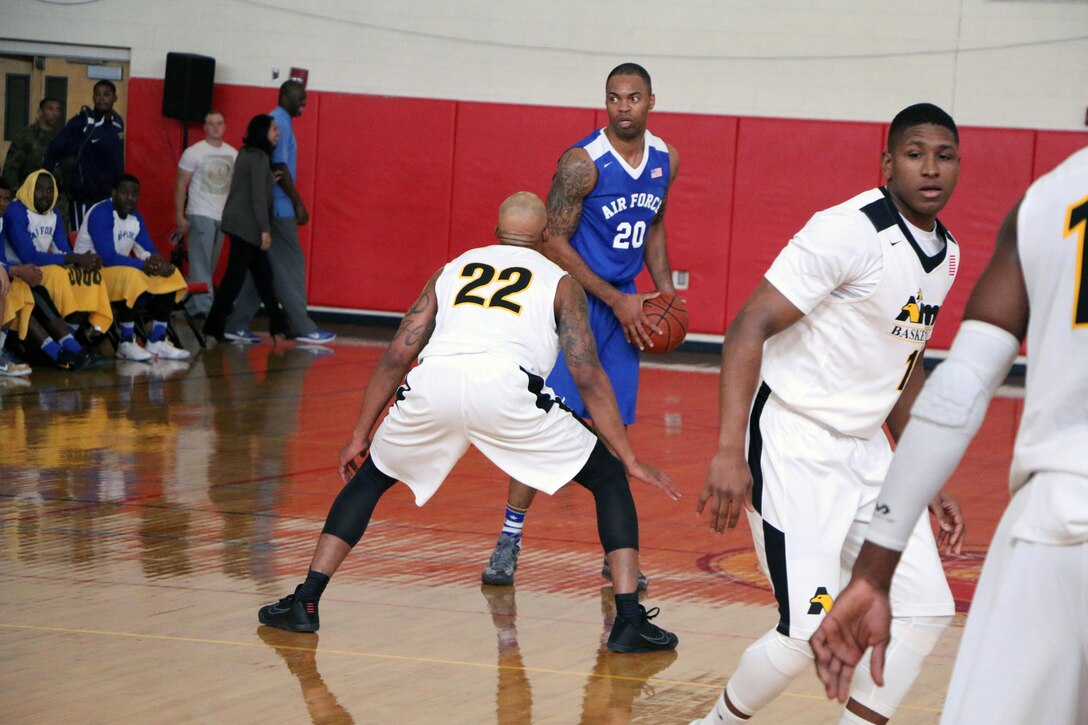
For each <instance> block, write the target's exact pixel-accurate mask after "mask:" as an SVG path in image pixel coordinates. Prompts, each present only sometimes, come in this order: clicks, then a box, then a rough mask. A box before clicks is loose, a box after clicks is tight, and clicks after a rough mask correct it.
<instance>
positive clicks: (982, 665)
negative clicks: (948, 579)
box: [812, 148, 1088, 725]
mask: <svg viewBox="0 0 1088 725" xmlns="http://www.w3.org/2000/svg"><path fill="white" fill-rule="evenodd" d="M1086 239H1088V148H1085V149H1081V150H1080V151H1078V152H1077V153H1075V154H1073V156H1071V157H1070V158H1069V159H1067V160H1066V161H1065V162H1064V163H1062V164H1061V165H1060V166H1058V168H1056V169H1055V170H1054V171H1051V172H1050V173H1049V174H1047V175H1045V176H1043V177H1042V178H1040V179H1039V180H1037V181H1036V182H1035V183H1034V184H1032V186H1031V188H1029V189H1028V191H1027V193H1026V194H1025V195H1024V198H1023V199H1022V200H1021V201H1020V203H1019V204H1017V206H1015V207H1013V209H1012V211H1010V212H1009V215H1008V216H1007V217H1006V218H1005V222H1004V224H1002V226H1001V230H1000V231H999V232H998V237H997V246H996V248H995V249H994V254H993V257H992V258H991V259H990V264H989V266H988V267H987V268H986V271H985V272H984V273H983V275H982V277H981V278H980V279H979V281H978V284H977V285H976V286H975V290H974V292H973V293H972V295H971V299H970V301H969V302H968V304H967V311H966V313H965V320H964V323H963V326H962V327H961V328H960V331H959V333H958V334H957V335H956V340H955V342H954V343H953V344H952V351H951V353H950V354H949V357H948V359H947V360H946V361H945V362H944V363H943V364H942V365H941V366H940V367H939V368H937V370H936V372H934V373H933V375H932V376H931V377H930V379H929V381H928V382H927V383H926V386H925V389H924V391H923V392H922V394H921V395H920V396H919V398H918V401H917V403H915V405H914V409H913V411H912V419H911V423H910V425H909V426H908V427H907V429H906V431H905V432H904V434H903V437H902V439H901V440H900V442H899V447H898V449H897V450H896V453H895V460H894V462H893V464H892V466H891V469H890V470H889V472H888V478H887V480H886V481H885V483H884V488H883V490H882V491H881V494H880V499H879V501H880V503H879V505H878V506H877V513H876V514H875V515H874V516H873V523H872V525H871V526H870V528H869V531H868V533H867V534H866V537H865V539H866V540H865V544H864V545H863V546H862V548H861V553H860V554H859V555H858V560H857V563H856V564H855V565H854V576H853V579H852V580H851V582H850V585H849V586H848V587H847V588H846V589H845V590H843V593H842V595H841V596H840V598H839V600H838V601H837V602H836V603H835V609H834V610H833V611H832V613H831V614H830V615H828V617H827V618H826V619H825V620H824V622H823V624H822V625H821V626H820V628H819V630H817V632H816V634H815V635H814V636H813V638H812V644H813V648H814V649H815V651H816V656H817V659H816V665H817V670H818V672H819V675H820V678H821V679H822V680H823V682H824V684H825V686H826V687H827V694H828V696H829V697H842V694H843V692H845V691H846V689H847V688H848V687H849V683H850V678H851V676H852V674H853V671H854V667H855V665H856V664H857V662H858V660H860V659H861V657H862V654H863V653H864V651H865V649H867V648H868V647H873V654H872V659H871V663H872V671H873V674H874V676H875V679H876V680H877V682H880V681H881V680H882V678H881V676H880V675H881V673H882V670H883V667H884V657H885V651H886V649H887V646H888V619H889V608H888V606H889V605H888V587H889V582H890V581H892V575H893V572H894V571H895V569H896V564H897V563H898V562H899V559H900V556H901V552H902V550H903V546H904V543H905V541H906V536H907V526H906V525H905V524H906V522H907V521H908V520H910V519H911V517H913V516H916V515H917V514H918V512H919V511H921V509H922V507H923V506H924V505H925V504H924V502H925V497H926V496H928V495H930V494H931V493H932V492H933V491H936V490H937V489H938V488H940V487H941V486H942V485H944V482H945V481H946V480H947V479H948V477H949V476H951V475H952V471H953V470H955V468H956V465H957V464H958V463H959V461H960V459H961V458H962V457H963V454H964V451H965V450H966V449H967V445H968V444H969V443H970V441H971V439H972V438H973V437H974V435H975V433H976V432H977V431H978V428H979V426H980V425H981V424H982V419H983V417H984V416H985V413H986V407H987V406H988V405H989V402H990V398H991V397H992V396H993V394H994V391H995V390H996V388H997V386H998V385H999V384H1000V383H1001V381H1003V380H1004V379H1005V376H1006V375H1007V374H1008V372H1009V368H1010V367H1011V365H1012V362H1013V359H1014V358H1015V357H1016V354H1017V352H1019V350H1020V343H1021V341H1022V340H1023V339H1024V337H1025V335H1026V337H1027V343H1028V370H1027V388H1026V395H1025V401H1024V414H1023V417H1022V419H1021V421H1020V430H1019V432H1018V433H1017V436H1016V444H1015V447H1014V450H1013V461H1012V471H1011V474H1010V477H1009V484H1010V489H1011V491H1012V500H1011V501H1010V502H1009V506H1008V508H1007V509H1006V511H1005V514H1004V516H1002V518H1001V523H1000V524H999V525H998V528H997V531H996V532H995V533H994V538H993V541H992V542H991V544H990V551H989V553H987V555H986V563H985V565H984V566H983V568H982V576H981V578H980V579H979V584H978V589H977V590H976V591H975V598H974V602H973V603H972V604H971V613H970V615H969V616H968V617H967V627H966V629H965V630H964V633H963V641H962V642H961V644H960V652H959V656H958V657H957V658H956V666H955V669H954V670H953V673H952V683H951V685H950V687H949V691H948V699H947V701H946V702H945V708H944V715H943V717H942V719H941V722H942V723H946V724H948V725H951V724H952V723H955V724H956V725H973V724H974V723H998V722H1000V723H1003V724H1005V725H1034V724H1035V723H1066V724H1070V725H1072V724H1083V723H1088V663H1086V660H1085V657H1086V654H1085V653H1086V652H1088V616H1086V612H1088V600H1086V598H1085V593H1086V592H1088V455H1086V454H1085V451H1086V450H1088V269H1086V268H1085V267H1086V265H1088V255H1086V254H1085V252H1086V251H1088V250H1086ZM893 606H894V605H893Z"/></svg>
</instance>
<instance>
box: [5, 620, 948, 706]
mask: <svg viewBox="0 0 1088 725" xmlns="http://www.w3.org/2000/svg"><path fill="white" fill-rule="evenodd" d="M0 629H23V630H31V631H35V632H57V633H60V634H93V635H99V636H106V637H131V638H133V639H157V640H164V641H168V642H192V643H196V644H218V645H231V646H235V647H253V648H255V649H263V648H268V647H271V648H274V649H287V650H293V651H297V652H313V653H315V654H316V653H317V652H318V651H320V652H321V654H334V655H346V656H348V657H366V658H369V659H379V660H395V661H398V662H421V663H426V664H439V665H456V666H459V667H476V668H480V669H488V670H518V671H521V672H526V673H530V672H536V673H540V674H547V675H564V676H567V677H596V678H599V679H607V680H627V681H633V682H652V683H654V684H659V685H677V686H680V687H691V688H696V689H700V690H720V689H721V688H722V686H721V685H720V684H715V685H711V684H707V683H704V682H691V681H689V680H666V679H662V678H659V677H649V678H645V677H629V676H627V675H607V674H596V673H593V672H584V671H575V670H552V669H548V668H545V667H518V666H516V665H498V664H494V665H493V664H486V663H483V662H468V661H465V660H445V659H438V658H434V657H409V656H405V655H392V654H378V653H375V652H358V651H356V650H345V649H329V648H327V647H321V648H318V647H297V646H294V645H279V644H277V645H272V644H267V643H265V642H239V641H237V640H231V639H206V638H202V637H176V636H173V635H168V634H140V633H138V632H113V631H110V630H105V629H80V628H77V627H42V626H39V625H33V624H4V623H0ZM782 694H783V696H785V697H794V698H801V699H805V700H818V701H820V702H823V701H825V700H826V698H824V697H822V696H819V695H806V694H803V693H797V692H784V693H782ZM900 709H901V710H916V711H919V712H934V713H936V712H940V710H938V709H936V708H932V707H922V706H918V705H901V706H900Z"/></svg>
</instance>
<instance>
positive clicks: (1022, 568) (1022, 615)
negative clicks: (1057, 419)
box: [941, 471, 1088, 725]
mask: <svg viewBox="0 0 1088 725" xmlns="http://www.w3.org/2000/svg"><path fill="white" fill-rule="evenodd" d="M1086 494H1088V479H1085V478H1084V477H1083V476H1075V475H1073V474H1069V473H1061V472H1056V471H1053V472H1044V473H1037V474H1035V475H1034V476H1032V478H1031V480H1029V481H1028V482H1027V483H1025V484H1024V485H1023V486H1022V487H1021V488H1020V489H1019V490H1018V491H1017V492H1016V493H1014V494H1013V497H1012V501H1010V502H1009V507H1008V509H1007V510H1006V511H1005V514H1004V515H1003V516H1002V517H1001V523H1000V524H999V525H998V527H997V531H996V532H995V533H994V539H993V541H992V542H991V543H990V550H989V552H988V553H987V554H986V563H985V564H984V565H983V567H982V576H981V577H979V581H978V588H977V589H976V590H975V598H974V600H973V601H972V602H971V613H970V614H969V615H967V626H966V628H964V630H963V641H962V642H961V643H960V651H959V654H958V655H957V656H956V667H955V669H954V670H953V671H952V682H951V684H949V686H948V699H947V700H946V701H945V706H944V715H943V716H942V717H941V723H942V724H943V725H980V724H982V723H985V724H986V725H990V724H991V723H1002V725H1036V723H1068V724H1069V725H1085V723H1088V665H1086V664H1085V653H1088V617H1086V616H1085V612H1088V542H1086V541H1085V540H1084V539H1083V537H1080V536H1074V537H1068V533H1069V528H1070V525H1071V524H1072V525H1076V524H1078V523H1079V525H1081V526H1083V525H1084V524H1085V521H1084V520H1080V521H1076V520H1075V519H1076V514H1073V515H1072V516H1069V515H1068V510H1067V512H1066V516H1065V517H1063V518H1065V519H1066V520H1065V521H1059V520H1058V518H1057V517H1052V516H1051V515H1050V514H1051V513H1052V512H1053V513H1057V512H1055V511H1054V509H1053V508H1052V507H1051V506H1050V502H1048V501H1045V500H1044V499H1056V500H1060V499H1061V497H1062V496H1065V495H1069V496H1073V497H1078V498H1080V500H1081V501H1083V497H1084V496H1085V495H1086ZM1040 504H1042V505H1040ZM1040 514H1042V515H1040ZM1024 524H1032V526H1031V527H1030V528H1029V529H1028V532H1027V533H1029V534H1032V538H1031V539H1025V538H1022V535H1021V534H1020V533H1019V530H1021V529H1022V528H1023V525H1024ZM1044 530H1045V531H1044ZM1040 533H1044V534H1045V535H1038V534H1040ZM1055 535H1056V536H1055ZM1055 538H1057V539H1058V540H1062V539H1066V538H1067V539H1068V540H1069V541H1071V542H1072V543H1068V544H1056V543H1050V542H1047V541H1046V539H1055ZM1032 539H1043V541H1038V540H1032Z"/></svg>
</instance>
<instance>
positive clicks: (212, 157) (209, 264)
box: [174, 111, 238, 315]
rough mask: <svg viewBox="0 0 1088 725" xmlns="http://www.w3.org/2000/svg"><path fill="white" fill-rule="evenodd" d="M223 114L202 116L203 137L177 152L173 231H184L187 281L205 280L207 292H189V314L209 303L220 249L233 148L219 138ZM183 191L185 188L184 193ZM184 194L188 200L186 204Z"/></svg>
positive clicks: (205, 308)
mask: <svg viewBox="0 0 1088 725" xmlns="http://www.w3.org/2000/svg"><path fill="white" fill-rule="evenodd" d="M226 129H227V122H226V119H224V118H223V114H222V113H220V112H219V111H208V113H207V115H205V116H204V140H203V141H199V142H197V143H195V144H193V145H192V146H190V147H189V148H187V149H185V153H183V154H182V155H181V160H180V161H178V180H177V183H176V184H175V186H174V208H175V209H177V222H176V223H177V233H178V235H179V236H181V235H183V234H188V235H189V278H188V281H189V282H206V283H207V285H208V292H207V293H206V294H197V295H193V296H192V298H191V299H190V300H189V302H188V303H187V307H188V308H189V312H190V314H194V315H207V314H208V310H210V309H211V308H212V291H211V289H212V273H213V272H215V267H216V264H218V262H219V252H220V251H222V249H223V230H222V229H221V228H220V222H221V220H222V218H223V205H224V204H226V203H227V192H229V191H230V177H231V174H232V173H233V172H234V159H235V158H236V157H237V156H238V150H237V149H236V148H234V147H233V146H231V145H230V144H229V143H226V142H225V141H223V133H224V132H225V131H226ZM186 192H188V194H186ZM186 195H188V204H186Z"/></svg>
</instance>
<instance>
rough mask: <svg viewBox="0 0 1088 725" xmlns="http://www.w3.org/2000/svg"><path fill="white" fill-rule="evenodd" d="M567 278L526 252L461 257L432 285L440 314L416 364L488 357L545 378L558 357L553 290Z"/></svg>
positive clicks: (496, 250) (502, 248)
mask: <svg viewBox="0 0 1088 725" xmlns="http://www.w3.org/2000/svg"><path fill="white" fill-rule="evenodd" d="M566 274H567V273H566V272H564V271H563V270H562V269H561V268H560V267H559V266H558V265H556V264H555V263H553V262H551V261H550V260H548V258H547V257H545V256H544V255H542V254H540V253H539V252H537V251H535V250H533V249H528V248H526V247H516V246H511V245H506V244H495V245H492V246H489V247H480V248H478V249H472V250H469V251H468V252H465V253H464V254H462V255H461V256H460V257H458V258H457V259H454V260H453V261H452V262H449V263H448V264H446V266H445V267H444V268H443V269H442V273H441V274H440V275H439V276H438V280H437V281H436V282H435V293H436V295H435V296H436V299H437V303H438V314H437V317H436V320H435V329H434V332H433V333H432V334H431V339H430V341H429V342H428V343H427V346H426V347H424V348H423V351H422V352H421V353H420V355H419V358H420V360H421V361H425V360H426V359H427V358H431V357H437V356H442V355H470V354H479V353H488V354H490V355H495V356H497V357H500V358H503V359H506V360H509V361H510V362H513V363H515V364H516V365H520V366H521V367H523V368H525V369H526V370H528V371H529V372H531V373H533V374H535V375H539V376H540V377H543V378H546V377H548V373H549V372H550V371H551V369H552V366H554V365H555V358H556V356H557V355H558V354H559V336H558V333H557V331H556V323H555V308H554V304H555V290H556V287H557V286H558V285H559V280H560V279H562V278H563V277H564V276H566Z"/></svg>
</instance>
